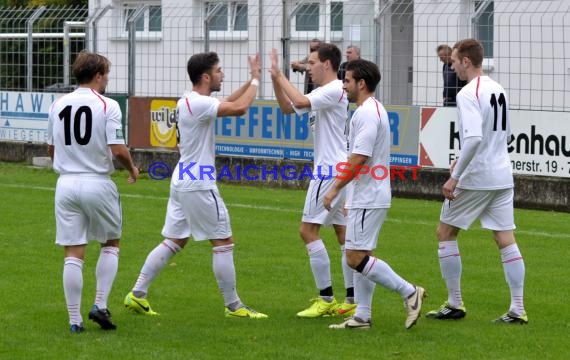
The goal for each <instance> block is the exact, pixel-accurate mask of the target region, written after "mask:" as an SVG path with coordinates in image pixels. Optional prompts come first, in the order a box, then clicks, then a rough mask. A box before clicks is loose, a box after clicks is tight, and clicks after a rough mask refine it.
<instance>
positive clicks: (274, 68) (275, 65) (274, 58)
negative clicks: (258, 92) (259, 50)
mask: <svg viewBox="0 0 570 360" xmlns="http://www.w3.org/2000/svg"><path fill="white" fill-rule="evenodd" d="M269 59H270V60H271V68H270V69H269V73H271V77H272V78H276V77H278V76H279V74H281V69H279V54H277V49H271V52H270V53H269Z"/></svg>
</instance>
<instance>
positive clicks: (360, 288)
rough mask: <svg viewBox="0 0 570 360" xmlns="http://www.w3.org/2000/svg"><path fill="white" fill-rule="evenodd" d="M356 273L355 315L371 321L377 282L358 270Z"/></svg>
mask: <svg viewBox="0 0 570 360" xmlns="http://www.w3.org/2000/svg"><path fill="white" fill-rule="evenodd" d="M354 273H355V274H354V297H355V299H356V300H357V302H356V304H357V305H356V312H355V313H354V316H356V317H357V318H359V319H362V320H364V321H369V320H370V318H371V317H372V297H373V295H374V289H375V288H376V283H375V282H373V281H370V280H369V279H367V278H366V277H365V276H364V275H362V274H361V273H359V272H357V271H355V272H354Z"/></svg>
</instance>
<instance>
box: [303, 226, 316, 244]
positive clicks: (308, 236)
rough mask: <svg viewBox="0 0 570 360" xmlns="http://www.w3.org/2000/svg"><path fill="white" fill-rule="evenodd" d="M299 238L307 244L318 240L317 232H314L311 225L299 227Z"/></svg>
mask: <svg viewBox="0 0 570 360" xmlns="http://www.w3.org/2000/svg"><path fill="white" fill-rule="evenodd" d="M299 236H301V239H303V241H304V242H305V243H306V244H308V243H309V242H311V241H314V240H317V239H318V238H319V233H318V230H317V231H316V230H315V228H314V227H313V226H311V224H306V223H303V224H301V227H299Z"/></svg>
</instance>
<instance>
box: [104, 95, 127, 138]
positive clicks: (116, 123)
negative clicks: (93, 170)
mask: <svg viewBox="0 0 570 360" xmlns="http://www.w3.org/2000/svg"><path fill="white" fill-rule="evenodd" d="M106 100H107V102H108V104H109V106H108V108H107V113H106V117H107V122H106V125H105V133H106V135H107V145H116V144H123V145H124V144H125V135H124V133H123V124H122V117H123V116H122V114H121V108H120V107H119V104H118V103H117V102H116V101H115V100H112V99H106Z"/></svg>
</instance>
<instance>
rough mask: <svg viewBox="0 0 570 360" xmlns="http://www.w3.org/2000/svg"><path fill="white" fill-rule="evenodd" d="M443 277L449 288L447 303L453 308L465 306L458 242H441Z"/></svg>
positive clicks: (440, 255) (440, 257) (439, 253)
mask: <svg viewBox="0 0 570 360" xmlns="http://www.w3.org/2000/svg"><path fill="white" fill-rule="evenodd" d="M437 256H438V257H439V267H440V269H441V276H442V277H443V279H444V280H445V286H446V287H447V302H448V303H449V306H451V307H452V308H455V309H457V308H459V307H461V306H462V305H463V299H462V298H461V255H460V254H459V247H458V246H457V240H450V241H440V242H439V247H438V250H437Z"/></svg>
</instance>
